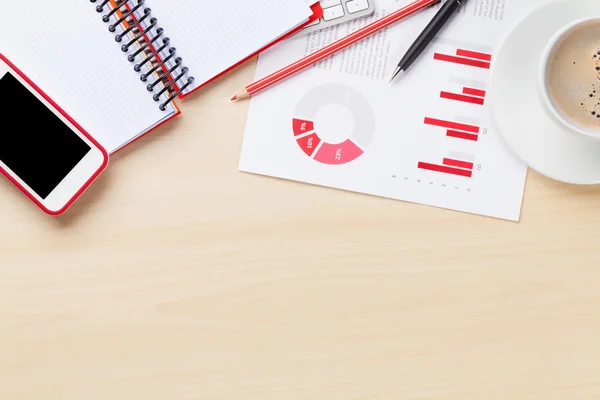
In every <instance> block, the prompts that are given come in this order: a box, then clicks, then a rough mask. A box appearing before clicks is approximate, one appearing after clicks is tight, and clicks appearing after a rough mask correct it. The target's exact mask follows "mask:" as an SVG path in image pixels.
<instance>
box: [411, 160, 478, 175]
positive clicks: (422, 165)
mask: <svg viewBox="0 0 600 400" xmlns="http://www.w3.org/2000/svg"><path fill="white" fill-rule="evenodd" d="M419 168H420V169H426V170H428V171H435V172H441V173H443V174H450V175H458V176H466V177H467V178H470V177H472V176H473V171H467V170H465V169H458V168H451V167H446V166H443V165H436V164H428V163H424V162H420V163H419Z"/></svg>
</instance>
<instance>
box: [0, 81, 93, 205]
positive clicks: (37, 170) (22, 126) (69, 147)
mask: <svg viewBox="0 0 600 400" xmlns="http://www.w3.org/2000/svg"><path fill="white" fill-rule="evenodd" d="M22 116H24V118H23V117H22ZM0 121H4V122H2V125H1V126H0V161H2V162H3V163H4V164H5V165H6V166H7V167H8V168H10V169H11V170H12V171H13V172H14V173H15V174H16V175H17V176H18V177H19V178H21V179H22V180H23V181H24V182H25V183H26V184H27V185H28V186H29V187H30V188H31V189H32V190H33V191H34V192H35V193H37V194H38V196H40V197H41V198H42V199H45V198H46V197H48V195H49V194H50V193H52V191H53V190H54V189H55V188H56V187H57V186H58V185H59V184H60V182H61V181H62V180H63V179H64V178H65V177H66V176H67V175H68V174H69V172H71V171H72V170H73V168H74V167H75V166H76V165H77V164H78V163H79V162H80V161H81V160H82V159H83V158H84V157H85V155H86V154H87V153H89V152H90V150H91V148H90V146H88V145H87V144H86V143H85V142H84V141H83V140H82V139H81V138H80V137H79V136H78V135H77V134H76V133H74V132H73V131H72V130H71V129H70V128H69V127H68V126H67V125H66V124H65V123H64V122H63V121H61V120H60V118H58V117H57V116H56V115H54V113H53V112H52V111H51V110H49V109H48V108H47V107H46V106H45V105H44V103H42V102H41V101H40V100H38V98H37V97H35V95H34V94H33V93H31V92H30V91H29V90H28V89H27V87H25V86H23V85H22V84H21V82H19V81H18V80H17V79H16V78H15V77H14V76H13V75H12V74H11V73H10V72H8V73H6V74H5V75H4V76H3V77H2V78H0ZM8 121H12V123H7V122H8Z"/></svg>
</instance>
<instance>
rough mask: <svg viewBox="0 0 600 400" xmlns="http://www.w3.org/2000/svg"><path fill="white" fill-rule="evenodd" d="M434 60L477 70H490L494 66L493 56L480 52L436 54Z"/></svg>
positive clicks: (462, 50) (462, 51) (461, 51)
mask: <svg viewBox="0 0 600 400" xmlns="http://www.w3.org/2000/svg"><path fill="white" fill-rule="evenodd" d="M433 59H434V60H438V61H444V62H449V63H454V64H461V65H468V66H471V67H475V68H483V69H490V68H491V66H492V64H491V61H492V55H491V54H487V53H481V52H478V51H471V50H465V49H458V50H456V54H453V55H450V54H442V53H434V55H433Z"/></svg>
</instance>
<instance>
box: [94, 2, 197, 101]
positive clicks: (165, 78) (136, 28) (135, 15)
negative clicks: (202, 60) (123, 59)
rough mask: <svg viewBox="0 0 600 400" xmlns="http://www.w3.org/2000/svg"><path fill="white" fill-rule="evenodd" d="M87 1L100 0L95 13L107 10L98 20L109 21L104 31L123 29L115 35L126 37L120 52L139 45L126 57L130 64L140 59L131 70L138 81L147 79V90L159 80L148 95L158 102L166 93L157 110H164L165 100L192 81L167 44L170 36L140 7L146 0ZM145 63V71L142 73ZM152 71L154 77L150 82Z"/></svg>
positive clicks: (121, 40) (171, 47)
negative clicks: (166, 96) (146, 68)
mask: <svg viewBox="0 0 600 400" xmlns="http://www.w3.org/2000/svg"><path fill="white" fill-rule="evenodd" d="M90 2H91V3H96V2H100V4H98V5H97V6H96V11H97V12H98V13H102V12H104V11H105V9H106V10H107V13H106V14H104V15H103V17H102V21H104V22H105V23H110V25H109V26H108V30H109V31H110V32H111V33H115V32H116V31H117V27H118V26H122V28H123V31H122V32H121V33H118V34H116V35H115V40H116V41H117V42H118V43H122V42H123V40H124V39H125V40H126V39H129V41H128V42H127V43H125V44H123V45H121V50H122V51H123V52H124V53H129V51H130V49H132V47H133V46H135V45H136V44H137V45H138V46H139V47H138V48H137V49H136V50H135V51H134V52H132V53H130V54H128V55H127V59H128V60H129V62H131V63H134V62H135V61H136V60H138V58H139V59H140V61H139V62H137V63H136V64H134V67H133V69H134V70H135V71H136V72H138V73H140V79H141V80H142V82H149V83H148V85H147V86H146V88H147V89H148V91H149V92H153V91H154V89H155V88H156V86H158V85H159V84H160V83H162V86H163V87H162V89H161V90H160V91H158V92H157V93H155V94H154V95H153V96H152V98H153V99H154V101H157V102H158V101H160V98H161V96H162V95H163V94H165V93H167V95H168V98H167V100H166V101H165V102H163V103H161V104H160V106H159V108H160V110H161V111H165V110H166V107H167V105H168V104H169V103H171V102H172V101H173V100H175V99H176V98H177V96H179V94H181V93H182V92H183V91H184V90H185V89H186V88H187V87H188V86H190V85H191V84H192V83H194V78H193V77H191V76H188V72H189V70H188V68H187V67H185V66H183V59H182V58H181V57H177V56H176V52H177V50H176V49H175V47H173V46H171V41H170V39H169V38H168V37H166V36H164V29H163V28H161V27H160V26H159V25H158V20H157V19H156V18H154V17H152V10H151V9H150V8H147V7H144V4H145V2H146V1H145V0H116V1H115V0H90ZM115 18H116V20H115ZM161 38H162V40H161ZM163 54H166V56H163ZM146 65H148V68H149V70H148V71H146V72H142V69H143V68H144V66H146ZM155 73H156V74H158V77H156V78H155V79H154V80H152V81H151V79H152V77H153V75H154V74H155ZM180 81H181V83H180Z"/></svg>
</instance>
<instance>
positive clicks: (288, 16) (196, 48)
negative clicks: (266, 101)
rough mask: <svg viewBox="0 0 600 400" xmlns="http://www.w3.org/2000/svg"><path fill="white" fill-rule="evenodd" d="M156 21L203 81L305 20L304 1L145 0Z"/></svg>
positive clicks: (192, 72) (197, 79)
mask: <svg viewBox="0 0 600 400" xmlns="http://www.w3.org/2000/svg"><path fill="white" fill-rule="evenodd" d="M146 3H147V6H148V7H150V8H151V9H152V14H153V16H155V17H156V18H158V25H159V26H161V27H163V28H164V29H165V35H166V36H167V37H169V38H170V39H171V43H172V45H173V46H174V47H176V48H177V54H178V55H179V56H180V57H183V63H184V65H185V66H187V67H188V68H189V69H190V72H189V75H190V76H193V77H194V78H195V82H194V85H193V86H191V87H189V88H188V90H186V92H189V91H191V90H193V89H194V88H197V87H199V86H201V85H202V84H204V83H205V82H207V81H209V80H210V79H212V78H213V77H215V76H217V75H219V74H220V73H221V72H223V71H225V70H227V69H229V68H230V67H232V66H233V65H235V64H237V63H238V62H240V61H241V60H243V59H245V58H246V57H248V56H250V55H251V54H254V53H255V52H257V51H258V50H260V49H261V48H263V47H264V46H265V45H267V44H268V43H271V42H273V41H274V40H276V39H277V38H279V37H281V36H283V35H284V34H285V33H287V32H289V31H290V30H292V29H293V28H295V27H297V26H299V25H300V24H302V23H304V22H306V20H307V18H308V17H309V16H310V15H311V11H310V8H309V7H308V5H307V3H306V1H305V0H253V1H248V0H244V1H242V0H201V1H195V0H169V1H164V0H148V1H147V2H146Z"/></svg>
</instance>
